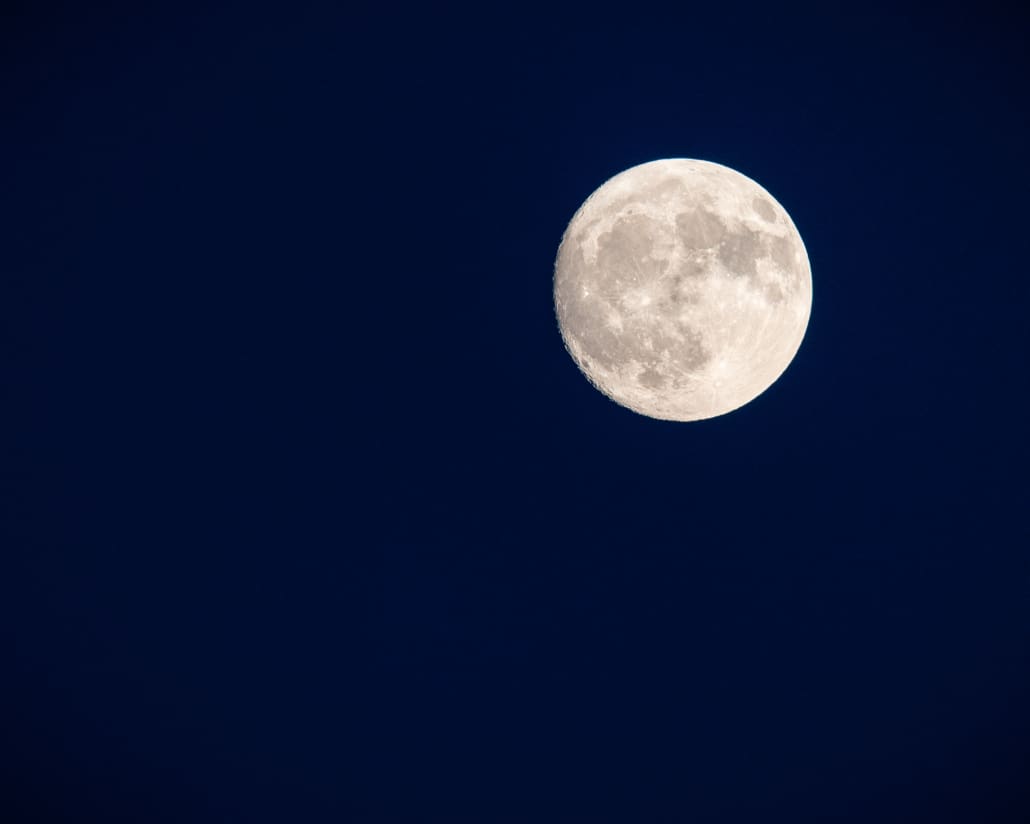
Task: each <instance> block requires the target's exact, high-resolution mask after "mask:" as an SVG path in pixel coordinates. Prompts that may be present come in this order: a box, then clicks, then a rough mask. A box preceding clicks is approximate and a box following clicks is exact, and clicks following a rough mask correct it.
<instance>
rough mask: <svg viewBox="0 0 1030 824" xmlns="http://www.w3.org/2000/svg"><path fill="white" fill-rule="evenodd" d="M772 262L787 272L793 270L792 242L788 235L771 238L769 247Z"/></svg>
mask: <svg viewBox="0 0 1030 824" xmlns="http://www.w3.org/2000/svg"><path fill="white" fill-rule="evenodd" d="M769 253H770V255H771V256H772V259H773V263H775V264H776V265H777V266H779V267H780V268H781V269H784V270H785V271H787V272H793V271H794V263H795V261H794V243H793V241H792V240H791V238H789V237H777V238H773V240H772V244H771V246H770V249H769Z"/></svg>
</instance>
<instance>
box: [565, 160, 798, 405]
mask: <svg viewBox="0 0 1030 824" xmlns="http://www.w3.org/2000/svg"><path fill="white" fill-rule="evenodd" d="M554 305H555V311H556V314H557V317H558V325H559V327H560V329H561V334H562V338H563V339H564V341H565V347H566V348H567V349H568V351H569V354H570V355H572V358H573V360H575V362H576V364H577V366H579V368H580V370H581V371H582V372H583V374H584V375H586V377H587V378H588V379H589V380H590V382H591V383H592V384H593V385H594V386H596V387H597V388H598V389H599V390H600V391H601V392H603V393H604V394H605V395H607V396H608V397H609V398H611V399H612V400H614V401H615V402H616V403H619V404H621V405H622V406H625V407H628V408H629V409H632V410H633V411H635V412H639V413H640V414H642V415H647V416H649V417H652V418H659V419H662V420H670V421H696V420H702V419H704V418H713V417H716V416H717V415H724V414H726V413H727V412H731V411H732V410H734V409H737V408H739V407H741V406H743V405H744V404H746V403H749V402H750V401H752V400H754V399H755V398H756V397H758V396H759V395H760V394H762V392H764V391H765V390H766V389H768V388H769V387H770V386H771V385H772V384H773V382H774V381H776V379H777V378H778V377H779V376H780V375H782V374H783V371H784V370H785V369H786V368H787V366H788V365H789V364H790V362H791V360H793V358H794V355H795V354H796V353H797V351H798V347H799V346H800V345H801V339H802V338H803V337H804V334H805V329H806V328H807V326H808V317H809V314H810V312H811V308H812V271H811V267H810V266H809V262H808V254H807V253H806V251H805V246H804V244H803V243H802V242H801V236H800V235H799V234H798V230H797V228H796V227H795V226H794V223H793V221H792V220H791V219H790V216H789V215H788V214H787V212H786V211H785V210H784V208H783V207H782V206H781V205H780V204H779V203H777V202H776V200H775V198H773V196H772V195H770V194H769V193H768V192H767V191H766V190H765V189H763V188H762V187H761V186H759V185H758V184H757V183H755V181H753V180H751V179H750V178H749V177H746V176H744V175H742V174H741V173H740V172H737V171H734V170H733V169H730V168H728V167H726V166H721V165H719V164H718V163H710V162H708V161H705V160H687V159H680V158H678V159H669V160H655V161H653V162H651V163H644V164H641V165H640V166H634V167H633V168H631V169H627V170H626V171H624V172H622V173H621V174H618V175H616V176H615V177H613V178H612V179H611V180H609V181H608V182H607V183H605V184H604V185H602V186H601V187H600V188H599V189H598V190H597V191H595V192H594V193H593V194H592V195H590V197H589V198H587V200H586V202H585V203H584V204H583V205H582V206H581V207H580V208H579V211H577V212H576V214H575V215H574V216H573V218H572V221H571V222H570V223H569V226H568V228H567V229H566V230H565V234H564V236H563V237H562V241H561V246H559V248H558V257H557V260H556V261H555V268H554Z"/></svg>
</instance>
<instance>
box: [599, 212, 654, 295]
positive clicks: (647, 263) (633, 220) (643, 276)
mask: <svg viewBox="0 0 1030 824" xmlns="http://www.w3.org/2000/svg"><path fill="white" fill-rule="evenodd" d="M658 232H659V229H658V226H657V224H656V223H655V222H654V221H653V220H651V218H649V217H647V216H645V215H627V216H625V217H622V218H620V219H619V220H617V221H616V222H615V223H614V224H613V225H612V228H611V229H610V230H609V231H607V232H604V233H603V234H601V235H600V237H598V239H597V246H598V249H597V268H598V274H599V276H600V278H601V280H602V281H603V282H604V283H606V284H615V283H618V284H620V285H621V286H639V285H642V284H645V283H649V282H650V281H652V280H654V279H655V278H656V277H658V275H660V274H661V273H662V272H663V271H664V270H665V269H666V267H667V266H668V265H669V264H668V262H667V261H665V260H655V259H654V258H653V257H652V256H651V253H652V250H653V249H654V241H655V238H656V237H657V236H658Z"/></svg>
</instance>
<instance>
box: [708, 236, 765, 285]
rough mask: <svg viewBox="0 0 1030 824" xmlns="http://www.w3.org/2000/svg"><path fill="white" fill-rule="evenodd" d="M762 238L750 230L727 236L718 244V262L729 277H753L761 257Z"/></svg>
mask: <svg viewBox="0 0 1030 824" xmlns="http://www.w3.org/2000/svg"><path fill="white" fill-rule="evenodd" d="M762 254H763V250H762V237H761V235H760V234H759V233H758V232H755V231H752V230H751V229H741V230H740V231H739V232H737V233H736V234H732V235H727V236H726V237H725V238H723V241H722V243H721V244H719V260H721V261H722V262H723V265H724V266H725V267H726V269H727V270H728V271H729V273H730V274H731V275H737V276H744V275H751V276H753V275H755V274H757V272H758V266H757V263H758V258H759V257H762Z"/></svg>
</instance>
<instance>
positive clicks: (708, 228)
mask: <svg viewBox="0 0 1030 824" xmlns="http://www.w3.org/2000/svg"><path fill="white" fill-rule="evenodd" d="M676 231H677V232H678V233H679V236H680V239H681V240H682V241H683V245H684V246H686V247H687V248H688V249H708V248H709V247H711V246H715V245H716V244H718V243H719V241H721V240H722V239H723V237H724V236H725V234H726V225H725V224H724V223H723V222H722V221H721V220H719V218H718V217H716V216H715V215H714V214H712V213H711V212H708V211H706V210H704V209H701V208H698V209H694V210H693V211H690V212H681V213H680V214H678V215H676Z"/></svg>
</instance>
